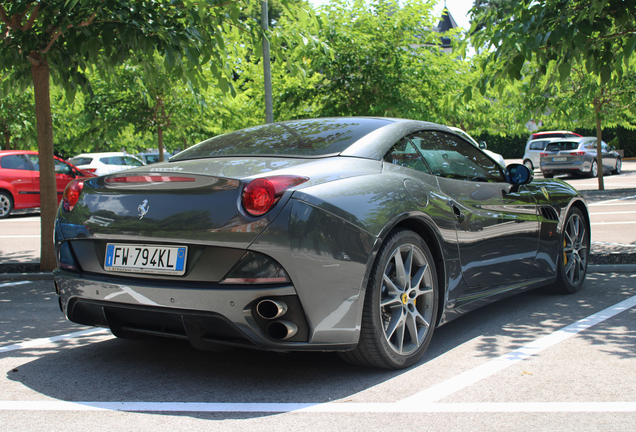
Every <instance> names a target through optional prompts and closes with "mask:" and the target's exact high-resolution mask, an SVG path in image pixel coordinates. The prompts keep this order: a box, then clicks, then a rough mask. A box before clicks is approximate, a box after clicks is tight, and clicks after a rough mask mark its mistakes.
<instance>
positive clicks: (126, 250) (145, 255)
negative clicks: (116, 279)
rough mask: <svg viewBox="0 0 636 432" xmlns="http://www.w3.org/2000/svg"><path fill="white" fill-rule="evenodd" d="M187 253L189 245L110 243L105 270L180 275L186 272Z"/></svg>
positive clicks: (107, 246) (107, 249) (107, 247)
mask: <svg viewBox="0 0 636 432" xmlns="http://www.w3.org/2000/svg"><path fill="white" fill-rule="evenodd" d="M187 255H188V248H187V246H177V247H175V246H158V245H140V244H116V243H108V244H107V245H106V259H105V261H104V270H107V271H116V272H131V273H154V274H165V275H177V276H179V275H182V274H184V273H185V264H186V257H187Z"/></svg>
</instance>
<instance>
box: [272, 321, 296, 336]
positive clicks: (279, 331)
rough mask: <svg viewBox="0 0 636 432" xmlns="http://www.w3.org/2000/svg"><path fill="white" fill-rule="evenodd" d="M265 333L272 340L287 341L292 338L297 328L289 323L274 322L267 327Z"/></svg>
mask: <svg viewBox="0 0 636 432" xmlns="http://www.w3.org/2000/svg"><path fill="white" fill-rule="evenodd" d="M266 331H267V334H268V335H269V337H271V338H272V339H277V340H287V339H289V338H292V337H294V335H295V334H296V332H297V331H298V326H296V324H294V323H293V322H290V321H274V322H271V323H269V324H268V325H267V329H266Z"/></svg>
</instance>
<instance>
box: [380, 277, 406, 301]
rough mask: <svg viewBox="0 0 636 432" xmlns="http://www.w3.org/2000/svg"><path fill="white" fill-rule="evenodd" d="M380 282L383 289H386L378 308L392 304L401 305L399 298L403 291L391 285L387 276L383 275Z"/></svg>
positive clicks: (391, 282)
mask: <svg viewBox="0 0 636 432" xmlns="http://www.w3.org/2000/svg"><path fill="white" fill-rule="evenodd" d="M382 280H383V282H384V285H383V286H384V287H385V288H386V292H385V293H384V294H385V296H384V297H383V298H382V299H381V300H380V306H390V305H392V304H393V303H399V304H401V300H400V297H401V295H402V292H403V290H402V289H400V287H398V286H397V285H395V284H394V283H393V281H392V280H391V278H390V277H389V276H388V275H383V276H382Z"/></svg>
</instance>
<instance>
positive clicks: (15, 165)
mask: <svg viewBox="0 0 636 432" xmlns="http://www.w3.org/2000/svg"><path fill="white" fill-rule="evenodd" d="M0 167H2V168H4V169H17V170H25V171H30V170H31V164H30V163H29V161H28V160H27V158H26V156H25V155H6V156H3V157H2V159H0Z"/></svg>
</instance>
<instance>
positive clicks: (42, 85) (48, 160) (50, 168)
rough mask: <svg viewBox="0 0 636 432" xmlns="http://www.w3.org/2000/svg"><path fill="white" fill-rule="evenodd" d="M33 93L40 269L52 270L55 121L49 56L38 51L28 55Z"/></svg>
mask: <svg viewBox="0 0 636 432" xmlns="http://www.w3.org/2000/svg"><path fill="white" fill-rule="evenodd" d="M29 59H30V60H31V74H32V76H33V90H34V94H35V119H36V122H37V131H38V154H39V159H40V160H39V163H40V218H41V223H40V270H42V271H50V270H53V269H54V268H55V266H56V261H55V247H54V244H53V230H54V224H55V214H56V211H57V185H56V182H55V163H54V162H53V120H52V117H51V99H50V93H49V79H50V71H49V64H48V62H47V61H46V57H42V56H41V55H40V53H38V52H37V51H32V52H31V54H30V55H29Z"/></svg>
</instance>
